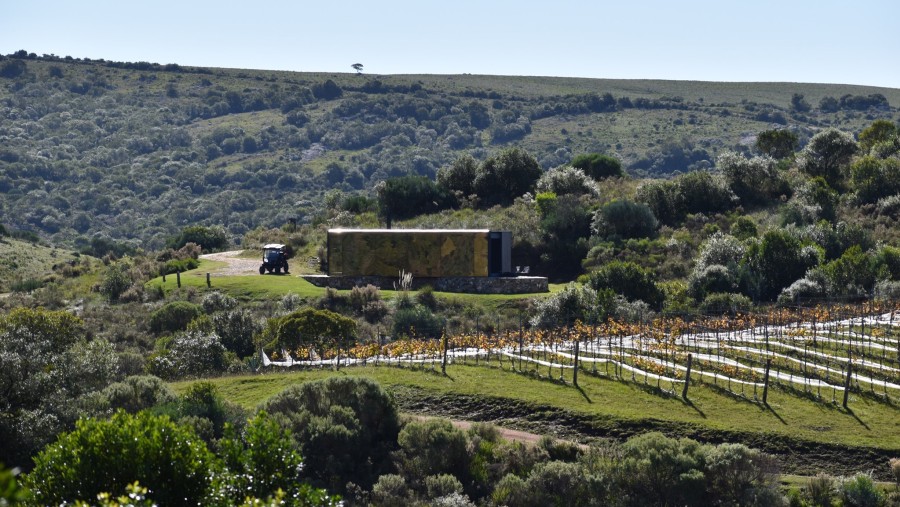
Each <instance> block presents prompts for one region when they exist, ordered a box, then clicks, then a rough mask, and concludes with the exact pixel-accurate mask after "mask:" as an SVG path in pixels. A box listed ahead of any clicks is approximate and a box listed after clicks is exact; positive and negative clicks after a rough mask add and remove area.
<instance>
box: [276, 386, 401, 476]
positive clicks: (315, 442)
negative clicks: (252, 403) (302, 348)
mask: <svg viewBox="0 0 900 507" xmlns="http://www.w3.org/2000/svg"><path fill="white" fill-rule="evenodd" d="M260 408H262V409H263V410H265V411H266V412H268V413H269V414H271V415H272V416H276V415H277V416H279V417H283V418H284V419H283V420H284V421H285V424H286V425H287V427H288V428H289V429H291V431H292V432H293V434H294V437H295V438H296V439H297V441H298V443H299V444H300V450H301V454H302V455H303V457H304V459H305V466H304V469H303V475H304V476H305V477H309V478H311V479H313V481H314V483H315V484H318V485H322V486H327V487H328V490H329V491H336V492H342V491H344V488H345V486H346V484H347V482H348V481H353V482H354V483H356V484H358V485H360V486H362V487H363V488H366V489H368V488H369V487H370V486H371V485H372V484H373V483H374V482H375V480H376V479H377V478H378V477H379V476H380V475H382V474H383V473H385V472H388V471H389V470H390V468H391V452H392V451H394V450H395V449H396V445H397V435H398V433H399V432H400V423H399V420H398V416H397V407H396V406H395V404H394V401H393V399H392V398H391V397H390V395H389V394H388V393H387V392H385V391H384V390H383V389H382V388H381V387H380V386H379V385H378V384H377V383H375V382H374V381H372V380H370V379H365V378H357V377H331V378H328V379H325V380H319V381H313V382H306V383H303V384H300V385H294V386H291V387H288V388H287V389H285V390H284V391H282V392H281V393H279V394H277V395H275V396H273V397H272V398H271V399H269V400H268V401H266V402H265V403H264V404H263V405H262V406H261V407H260Z"/></svg>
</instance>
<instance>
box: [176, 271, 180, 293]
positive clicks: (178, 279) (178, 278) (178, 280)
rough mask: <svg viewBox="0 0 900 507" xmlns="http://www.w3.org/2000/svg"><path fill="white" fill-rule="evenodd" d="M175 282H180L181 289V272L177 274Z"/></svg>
mask: <svg viewBox="0 0 900 507" xmlns="http://www.w3.org/2000/svg"><path fill="white" fill-rule="evenodd" d="M175 280H176V281H177V282H178V288H179V289H180V288H181V271H176V272H175Z"/></svg>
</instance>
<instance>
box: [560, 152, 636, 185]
mask: <svg viewBox="0 0 900 507" xmlns="http://www.w3.org/2000/svg"><path fill="white" fill-rule="evenodd" d="M570 165H571V166H572V167H574V168H576V169H581V170H582V171H584V173H585V174H586V175H588V176H590V177H591V178H593V179H595V180H602V179H603V178H609V177H611V176H624V175H625V173H624V172H623V171H622V162H620V161H619V159H617V158H615V157H613V156H610V155H604V154H602V153H586V154H583V155H578V156H577V157H575V158H574V159H572V162H571V163H570Z"/></svg>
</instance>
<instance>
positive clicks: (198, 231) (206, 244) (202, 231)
mask: <svg viewBox="0 0 900 507" xmlns="http://www.w3.org/2000/svg"><path fill="white" fill-rule="evenodd" d="M188 243H196V244H197V245H200V247H201V248H202V249H203V251H204V252H215V251H218V250H224V249H226V248H228V237H227V236H226V235H225V229H224V228H222V227H220V226H217V227H206V226H203V225H192V226H189V227H185V228H184V229H182V230H181V233H179V234H178V235H177V236H174V237H172V238H169V240H168V241H167V242H166V245H167V246H168V247H169V248H171V249H173V250H178V249H179V248H181V247H183V246H184V245H186V244H188Z"/></svg>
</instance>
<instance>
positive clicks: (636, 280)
mask: <svg viewBox="0 0 900 507" xmlns="http://www.w3.org/2000/svg"><path fill="white" fill-rule="evenodd" d="M587 283H588V284H589V285H590V286H591V288H593V289H594V290H596V291H598V292H600V291H603V290H606V289H609V290H611V291H613V292H615V293H616V294H620V295H622V296H625V297H626V298H627V299H629V300H641V301H643V302H645V303H647V304H648V305H650V307H651V308H654V309H656V310H659V309H660V308H662V303H663V299H664V298H665V294H664V293H663V291H662V289H660V288H659V286H658V285H657V284H656V276H655V274H654V273H653V272H652V271H650V270H648V269H644V268H642V267H640V266H638V265H637V264H635V263H633V262H622V261H613V262H610V263H608V264H606V265H604V266H602V267H601V268H600V269H598V270H597V271H594V272H592V273H590V274H589V275H588V282H587Z"/></svg>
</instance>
